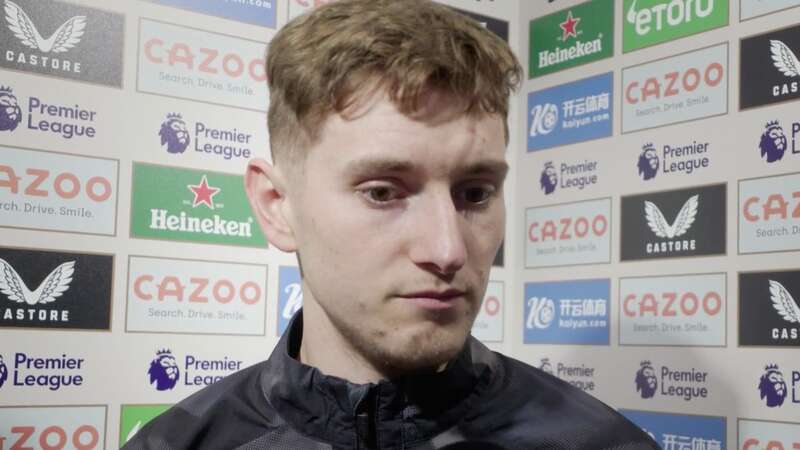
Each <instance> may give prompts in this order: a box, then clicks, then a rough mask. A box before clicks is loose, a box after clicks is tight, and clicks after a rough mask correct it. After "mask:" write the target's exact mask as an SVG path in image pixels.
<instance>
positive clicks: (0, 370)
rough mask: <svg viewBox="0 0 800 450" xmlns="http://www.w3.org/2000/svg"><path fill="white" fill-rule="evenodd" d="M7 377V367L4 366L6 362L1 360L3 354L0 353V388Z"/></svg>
mask: <svg viewBox="0 0 800 450" xmlns="http://www.w3.org/2000/svg"><path fill="white" fill-rule="evenodd" d="M7 379H8V367H6V363H5V362H3V355H0V388H1V387H3V385H4V384H5V383H6V380H7Z"/></svg>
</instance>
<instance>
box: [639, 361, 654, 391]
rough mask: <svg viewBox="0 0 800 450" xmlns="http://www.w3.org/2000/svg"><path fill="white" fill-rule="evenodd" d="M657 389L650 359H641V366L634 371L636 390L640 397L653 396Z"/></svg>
mask: <svg viewBox="0 0 800 450" xmlns="http://www.w3.org/2000/svg"><path fill="white" fill-rule="evenodd" d="M656 389H658V379H657V378H656V371H655V369H653V365H652V364H651V363H650V361H642V363H641V368H640V369H639V370H638V371H637V372H636V391H637V392H638V393H639V394H640V395H641V396H642V398H653V396H654V395H656Z"/></svg>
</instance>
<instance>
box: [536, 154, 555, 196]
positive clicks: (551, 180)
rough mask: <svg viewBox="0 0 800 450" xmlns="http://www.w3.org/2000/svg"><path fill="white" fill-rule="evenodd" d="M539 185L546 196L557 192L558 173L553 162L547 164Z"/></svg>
mask: <svg viewBox="0 0 800 450" xmlns="http://www.w3.org/2000/svg"><path fill="white" fill-rule="evenodd" d="M539 183H540V185H541V188H542V190H543V191H544V193H545V195H550V194H552V193H553V192H555V190H556V186H558V173H557V172H556V168H555V166H553V163H552V162H549V161H548V162H546V163H545V164H544V169H543V170H542V176H541V177H539Z"/></svg>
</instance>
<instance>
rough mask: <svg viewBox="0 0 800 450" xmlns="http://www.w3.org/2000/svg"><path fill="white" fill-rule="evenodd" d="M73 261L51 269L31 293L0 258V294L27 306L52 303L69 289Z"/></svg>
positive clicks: (9, 266)
mask: <svg viewBox="0 0 800 450" xmlns="http://www.w3.org/2000/svg"><path fill="white" fill-rule="evenodd" d="M74 273H75V261H68V262H65V263H63V264H61V265H60V266H58V267H56V268H55V269H53V271H52V272H50V275H48V276H47V278H45V279H44V280H43V281H42V282H41V284H39V286H38V287H37V288H36V289H35V290H33V291H31V290H30V289H29V288H28V286H26V285H25V281H23V280H22V277H20V276H19V274H18V273H17V271H16V270H14V267H12V266H11V264H9V263H7V262H6V261H4V260H3V259H2V258H0V292H2V293H3V294H5V295H6V297H7V298H8V299H9V300H11V301H12V302H17V303H27V304H28V305H31V306H33V305H36V304H47V303H52V302H54V301H56V299H58V297H61V296H62V295H63V294H64V292H65V291H67V290H68V289H69V285H70V283H72V274H74Z"/></svg>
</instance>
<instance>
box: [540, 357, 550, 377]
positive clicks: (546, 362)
mask: <svg viewBox="0 0 800 450" xmlns="http://www.w3.org/2000/svg"><path fill="white" fill-rule="evenodd" d="M539 369H540V370H541V371H542V372H544V373H549V374H550V375H553V365H552V364H550V358H542V363H541V365H540V366H539Z"/></svg>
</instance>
